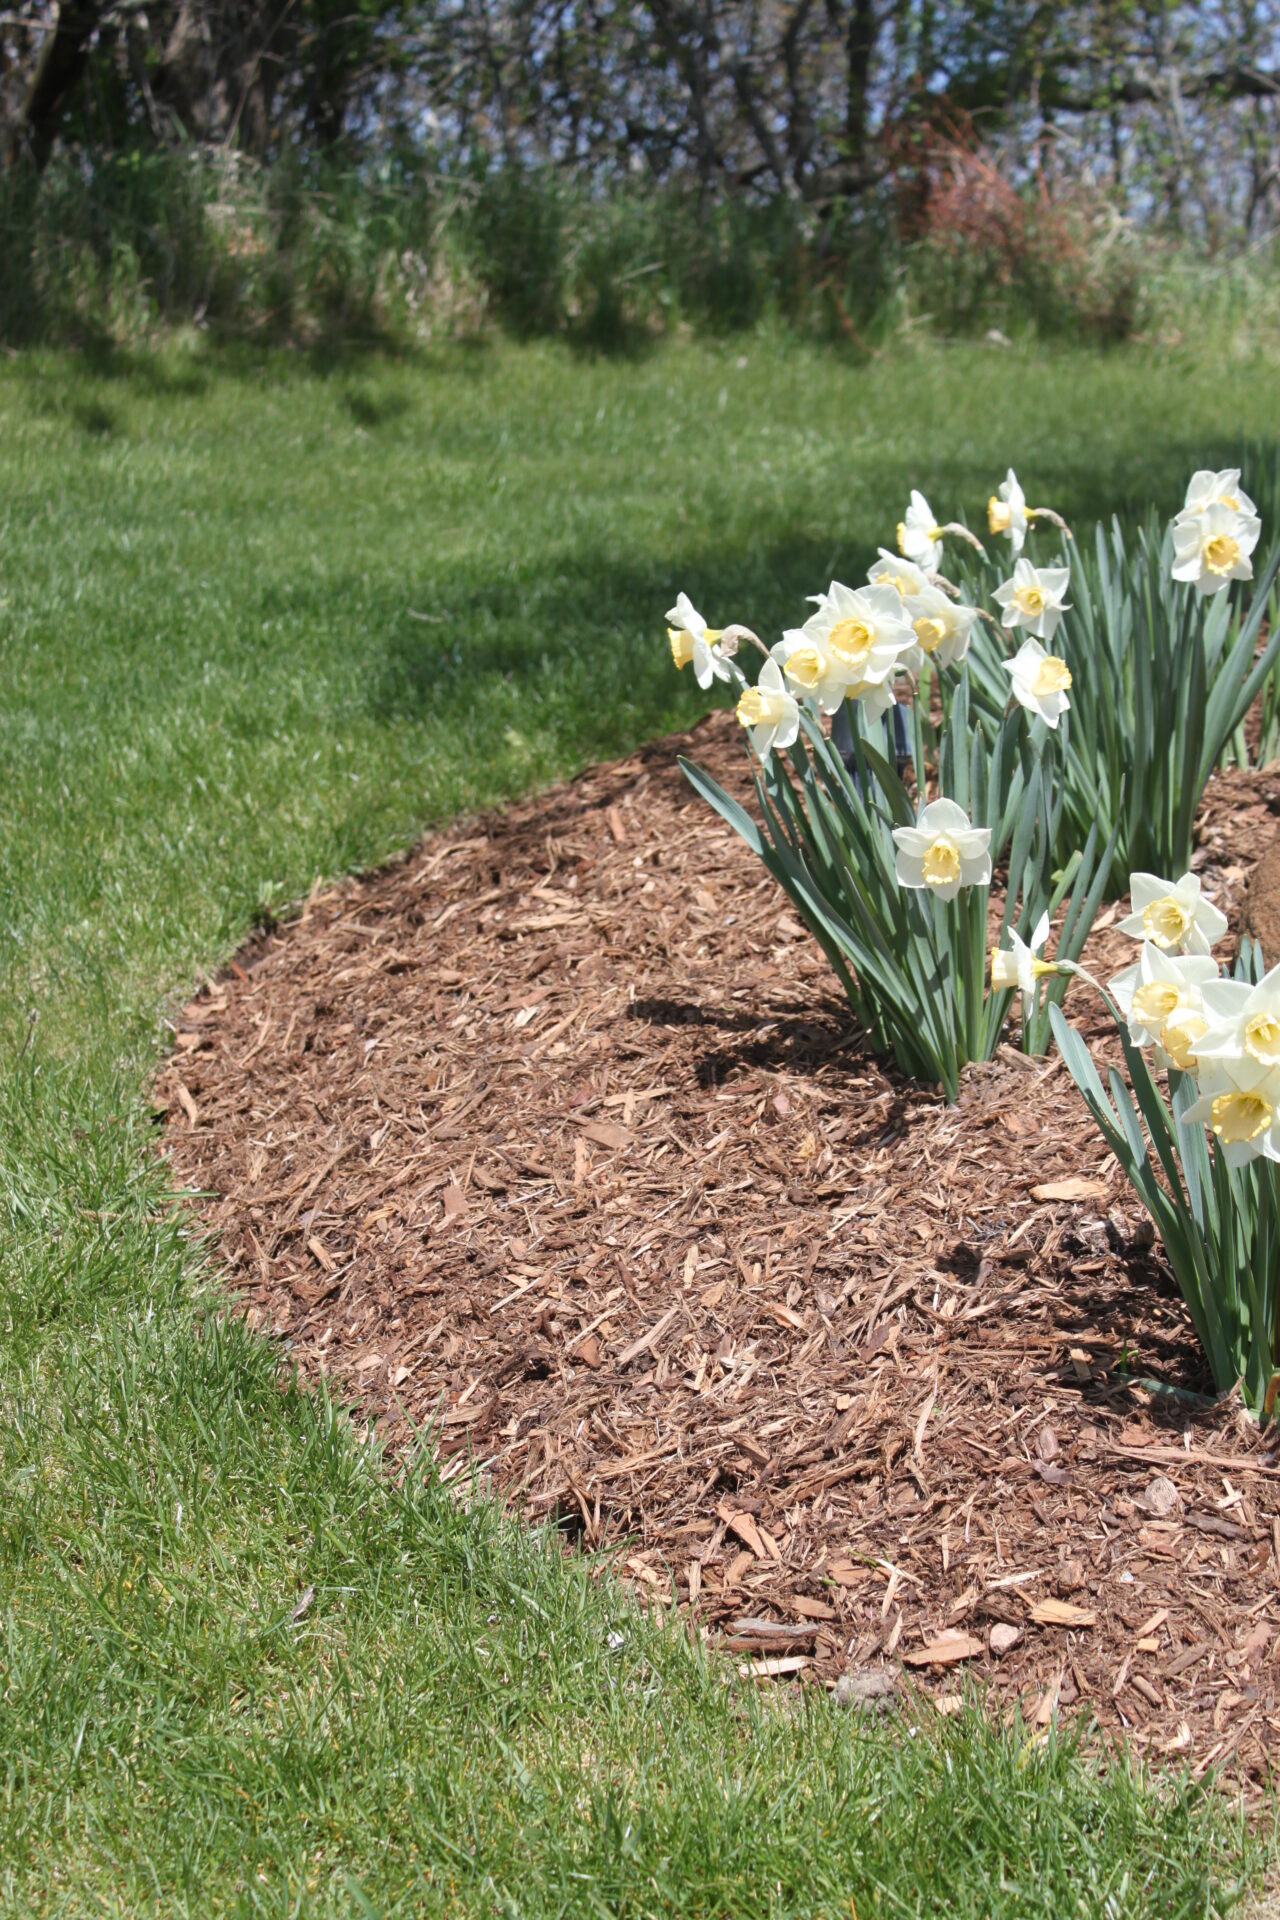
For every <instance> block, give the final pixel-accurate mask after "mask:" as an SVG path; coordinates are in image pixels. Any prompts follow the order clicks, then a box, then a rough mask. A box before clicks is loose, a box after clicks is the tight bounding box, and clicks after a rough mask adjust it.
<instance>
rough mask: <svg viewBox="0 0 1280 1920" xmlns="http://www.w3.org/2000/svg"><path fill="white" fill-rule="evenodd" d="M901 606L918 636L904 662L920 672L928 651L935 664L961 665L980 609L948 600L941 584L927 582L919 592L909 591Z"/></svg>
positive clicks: (945, 665)
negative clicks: (939, 585) (938, 585)
mask: <svg viewBox="0 0 1280 1920" xmlns="http://www.w3.org/2000/svg"><path fill="white" fill-rule="evenodd" d="M902 606H903V611H904V612H905V614H906V616H907V618H908V620H909V621H910V622H911V630H912V632H913V633H914V634H915V637H916V644H915V646H914V647H912V648H911V650H910V652H909V653H907V654H904V656H903V665H904V666H906V667H908V668H909V669H910V670H911V671H912V672H915V673H918V672H919V670H920V668H921V667H922V666H923V664H924V660H925V656H926V655H927V656H928V658H929V659H930V660H932V661H933V664H934V666H935V667H955V666H958V665H959V664H960V662H961V661H962V660H963V659H964V657H965V655H966V653H968V651H969V636H970V635H971V634H972V632H973V623H974V621H975V620H976V619H977V618H978V609H977V608H976V607H964V606H960V605H958V604H957V603H956V601H954V600H948V598H947V596H946V594H945V593H943V591H942V589H941V588H940V587H934V586H929V585H928V584H927V583H926V585H924V586H923V587H921V589H920V591H919V593H912V594H908V595H907V597H906V599H905V600H904V601H903V603H902Z"/></svg>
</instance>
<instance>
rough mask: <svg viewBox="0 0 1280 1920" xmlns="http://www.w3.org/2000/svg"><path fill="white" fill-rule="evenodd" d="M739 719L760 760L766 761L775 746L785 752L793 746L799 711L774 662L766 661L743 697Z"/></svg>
mask: <svg viewBox="0 0 1280 1920" xmlns="http://www.w3.org/2000/svg"><path fill="white" fill-rule="evenodd" d="M738 719H739V720H740V721H741V723H742V725H743V726H744V727H749V728H750V729H751V744H752V746H753V747H754V748H755V750H756V753H757V754H758V755H759V757H760V759H761V760H764V759H767V757H768V756H769V754H771V753H772V752H773V750H774V748H775V747H778V748H782V749H785V748H786V747H789V746H791V745H793V744H794V742H795V738H796V735H797V734H798V733H799V731H800V709H799V707H798V706H797V704H796V701H795V697H794V695H792V694H791V693H790V692H789V691H788V688H787V684H786V682H785V681H784V679H783V677H782V669H781V667H780V666H779V665H778V663H777V661H776V660H774V659H772V658H770V659H768V660H766V661H765V663H764V665H763V666H762V667H761V669H760V678H759V680H758V681H757V682H756V684H755V686H754V687H748V688H747V689H746V691H745V692H744V693H743V694H742V696H741V698H740V699H739V701H738Z"/></svg>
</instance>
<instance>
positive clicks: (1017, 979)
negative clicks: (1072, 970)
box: [991, 913, 1058, 999]
mask: <svg viewBox="0 0 1280 1920" xmlns="http://www.w3.org/2000/svg"><path fill="white" fill-rule="evenodd" d="M1048 938H1049V916H1048V914H1047V913H1042V914H1041V915H1040V918H1039V919H1038V920H1037V922H1036V925H1035V930H1034V932H1033V933H1032V935H1031V938H1030V940H1029V941H1028V940H1021V939H1019V937H1018V935H1017V934H1016V933H1015V932H1014V930H1013V928H1012V927H1010V929H1009V941H1010V944H1009V946H1007V947H992V949H991V990H992V992H993V993H999V992H1001V991H1002V990H1003V989H1004V988H1006V987H1016V988H1017V990H1018V992H1019V993H1020V994H1022V995H1023V996H1024V997H1025V998H1026V999H1030V998H1031V996H1032V995H1033V994H1034V993H1035V990H1036V981H1037V980H1041V979H1043V978H1044V976H1045V974H1046V973H1056V972H1057V971H1058V969H1057V968H1056V967H1055V966H1054V965H1053V963H1052V961H1049V960H1037V959H1036V955H1037V954H1038V953H1039V951H1040V949H1041V948H1042V947H1043V945H1044V943H1045V941H1046V940H1047V939H1048Z"/></svg>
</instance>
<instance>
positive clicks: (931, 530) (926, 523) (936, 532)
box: [872, 487, 943, 579]
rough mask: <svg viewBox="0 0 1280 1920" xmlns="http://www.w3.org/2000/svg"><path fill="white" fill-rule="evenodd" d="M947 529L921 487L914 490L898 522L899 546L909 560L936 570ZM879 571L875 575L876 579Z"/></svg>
mask: <svg viewBox="0 0 1280 1920" xmlns="http://www.w3.org/2000/svg"><path fill="white" fill-rule="evenodd" d="M942 534H943V529H942V528H941V527H940V526H939V525H938V523H937V521H936V520H935V519H934V517H933V509H932V508H931V507H930V505H929V502H928V501H927V500H926V499H925V497H924V495H923V494H922V493H921V492H920V491H919V489H918V488H915V487H913V488H912V490H911V505H910V506H909V507H908V508H907V512H906V517H905V518H904V519H902V520H899V522H898V547H899V550H900V552H902V553H903V554H904V555H905V556H906V558H907V559H908V560H914V561H915V563H916V565H917V566H919V567H923V568H924V571H925V572H926V573H936V572H937V571H938V568H939V566H940V565H941V562H942ZM874 578H875V575H874V574H873V575H872V579H874Z"/></svg>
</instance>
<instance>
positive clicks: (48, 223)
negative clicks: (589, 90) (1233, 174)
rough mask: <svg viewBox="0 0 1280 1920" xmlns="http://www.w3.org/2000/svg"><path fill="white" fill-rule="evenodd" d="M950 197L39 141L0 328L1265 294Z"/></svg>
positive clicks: (433, 320)
mask: <svg viewBox="0 0 1280 1920" xmlns="http://www.w3.org/2000/svg"><path fill="white" fill-rule="evenodd" d="M1019 205H1020V203H1019ZM967 206H968V203H967V202H965V203H964V204H963V206H961V205H959V204H958V206H957V209H956V212H955V217H954V219H952V217H951V215H950V214H949V213H948V212H947V209H946V208H945V207H944V208H943V209H942V210H941V215H940V217H939V218H938V219H935V220H934V221H933V223H932V224H931V225H930V226H929V228H928V230H927V231H921V232H919V233H918V234H917V236H916V237H915V238H913V239H910V240H904V238H903V229H902V222H901V219H900V215H901V211H902V210H901V208H900V207H899V206H897V205H895V204H894V203H893V202H891V200H890V199H889V198H887V197H884V198H875V197H872V198H869V199H867V200H865V201H863V202H860V203H858V204H857V205H849V206H843V207H828V208H825V209H821V210H820V209H816V208H813V207H809V206H804V205H800V204H797V203H795V202H792V201H789V200H782V199H774V200H767V199H752V198H749V197H737V198H733V197H730V198H719V199H717V198H708V197H705V196H703V195H701V194H699V193H698V191H696V190H695V189H694V188H692V187H688V186H672V185H668V186H664V187H661V188H657V187H643V186H638V185H636V186H626V187H616V188H613V189H611V190H608V191H606V190H603V189H597V188H593V187H591V186H588V185H584V184H582V183H581V182H577V181H574V180H572V179H570V178H569V177H567V176H566V175H564V174H561V173H556V172H554V171H551V170H541V171H534V170H525V169H520V168H517V167H501V168H490V169H488V170H485V169H472V170H470V171H467V172H463V173H458V172H456V171H454V172H450V171H448V170H442V169H438V168H436V167H434V166H431V165H429V164H426V163H424V162H423V161H422V159H421V158H420V157H419V156H416V155H412V156H403V155H397V154H395V153H389V154H386V155H384V156H382V158H381V159H379V160H378V161H377V162H376V163H374V162H370V163H368V164H364V165H355V164H351V163H348V162H343V161H339V160H337V159H335V158H332V157H330V158H328V159H325V158H314V157H313V158H311V159H310V160H304V159H298V158H285V159H282V160H279V161H277V162H275V163H274V164H273V165H271V166H269V167H263V166H260V165H258V164H256V163H254V162H252V161H250V160H248V159H247V158H246V157H245V156H244V155H241V154H236V153H231V152H224V151H222V150H220V149H215V150H210V149H203V148H196V147H189V148H184V149H171V150H165V151H145V152H143V151H129V152H122V153H113V154H96V155H95V154H89V153H87V152H60V153H59V154H57V155H56V156H55V158H54V160H53V162H52V163H51V165H50V166H49V167H48V168H47V170H46V171H45V173H44V174H43V175H42V176H39V177H37V176H36V175H35V174H34V173H32V172H29V171H27V170H24V169H16V170H11V171H10V172H8V173H5V174H0V340H3V341H5V342H7V343H9V344H14V345H20V344H26V343H29V342H35V341H39V342H44V343H59V342H62V343H76V344H84V343H85V342H91V341H93V340H109V341H111V342H113V343H116V344H120V343H124V342H128V343H134V342H138V341H141V340H146V339H148V338H150V337H151V336H153V335H154V334H155V333H157V332H158V331H166V330H172V329H173V328H175V327H181V326H185V325H192V324H194V325H196V326H198V327H201V328H204V329H207V330H209V331H211V332H213V333H216V334H224V335H227V334H229V335H233V336H241V337H243V336H249V337H256V338H263V339H270V340H277V341H280V340H283V341H291V342H295V343H301V344H314V343H316V342H323V341H333V342H352V341H360V340H379V341H383V342H387V343H389V344H392V345H395V346H409V345H414V344H420V343H422V342H425V341H428V340H440V339H442V338H448V339H456V338H459V337H474V336H476V335H477V334H479V333H482V332H484V331H485V330H486V329H491V328H495V327H497V328H501V329H503V330H505V331H509V332H511V333H514V334H516V335H517V336H521V337H526V338H527V337H530V336H547V335H560V336H564V337H567V338H569V339H572V340H574V341H575V342H577V343H578V344H579V345H581V346H582V347H583V348H584V349H587V350H593V351H603V352H626V351H632V350H635V349H636V348H638V347H640V346H643V345H644V344H646V343H648V342H650V341H652V340H654V339H656V338H658V337H660V336H662V335H664V334H669V333H671V332H673V331H675V330H677V329H679V328H681V327H684V326H692V327H693V328H695V329H697V330H698V331H700V332H706V333H711V334H724V333H731V332H734V331H740V330H745V329H748V328H751V327H754V326H756V325H757V324H759V323H760V322H762V321H765V320H773V321H775V322H778V323H780V324H782V325H783V326H785V327H786V328H788V329H789V330H793V331H795V332H798V333H800V334H803V335H804V336H806V337H808V338H812V339H819V340H830V341H834V342H838V343H841V344H843V345H844V346H846V347H848V348H851V349H853V350H855V351H858V352H871V351H874V350H875V349H876V348H878V347H879V346H880V345H882V344H883V342H884V341H885V340H886V339H887V338H888V337H890V336H892V335H894V334H897V333H899V332H901V331H902V330H904V329H908V328H910V329H920V328H924V329H927V330H929V331H931V332H933V333H936V334H942V335H948V336H949V335H955V334H970V335H972V334H975V333H978V334H980V333H983V332H989V331H991V330H995V331H997V332H1000V333H1002V334H1008V335H1010V336H1016V335H1021V334H1035V335H1037V336H1038V337H1041V338H1054V337H1070V338H1072V339H1079V338H1081V337H1084V338H1091V339H1095V340H1099V341H1102V342H1114V341H1118V340H1122V339H1125V338H1128V337H1131V336H1133V335H1134V334H1135V333H1147V334H1151V335H1153V336H1155V337H1159V338H1161V339H1167V340H1174V339H1176V337H1177V336H1178V335H1179V334H1182V333H1185V332H1187V331H1189V330H1192V329H1195V328H1196V323H1197V317H1198V316H1201V315H1203V317H1204V322H1205V330H1206V331H1207V330H1208V328H1209V327H1210V326H1212V328H1213V330H1214V332H1215V336H1216V337H1219V338H1221V339H1222V340H1223V341H1224V342H1225V343H1227V344H1228V345H1237V346H1238V345H1239V344H1240V342H1241V339H1242V338H1243V339H1245V340H1246V341H1247V343H1248V344H1249V345H1251V346H1257V345H1258V344H1261V343H1262V341H1263V340H1264V338H1265V336H1266V334H1267V327H1266V325H1265V317H1266V316H1267V315H1271V314H1274V313H1275V312H1276V311H1277V308H1278V307H1280V274H1277V273H1276V271H1275V258H1274V256H1273V255H1272V254H1267V253H1259V252H1255V253H1253V254H1252V255H1249V256H1242V257H1240V258H1239V259H1237V260H1235V261H1233V262H1232V263H1230V265H1229V267H1228V268H1226V269H1225V270H1223V269H1222V268H1221V266H1220V263H1215V264H1214V266H1213V267H1212V269H1211V268H1210V267H1209V266H1208V265H1206V263H1204V262H1201V261H1198V260H1196V259H1195V258H1193V257H1192V256H1190V255H1189V254H1187V253H1186V252H1185V251H1178V250H1169V249H1167V248H1164V247H1162V246H1161V245H1159V244H1158V243H1157V242H1156V241H1154V240H1153V239H1152V238H1151V237H1150V236H1145V235H1141V234H1138V233H1136V232H1135V231H1134V230H1132V229H1131V228H1129V227H1127V226H1126V225H1125V224H1124V223H1122V222H1121V221H1119V220H1118V218H1116V217H1115V216H1114V215H1113V214H1111V213H1110V211H1109V210H1108V209H1107V207H1106V206H1105V203H1103V202H1102V201H1100V200H1093V201H1085V200H1082V199H1079V200H1076V201H1072V202H1069V203H1065V204H1064V205H1063V206H1061V207H1057V208H1054V209H1051V210H1047V211H1046V210H1044V209H1039V210H1038V209H1036V208H1028V209H1024V210H1021V211H1020V212H1019V217H1018V218H1017V219H1016V220H1011V219H1008V218H1002V219H1000V220H998V221H996V220H988V221H986V222H985V223H984V222H982V221H979V222H978V223H977V225H976V226H975V227H974V228H973V231H970V230H969V228H968V227H967V226H966V225H965V223H964V221H965V218H966V217H967V215H965V213H964V208H965V207H967ZM962 216H963V217H962ZM971 224H972V223H971ZM1272 332H1274V329H1272Z"/></svg>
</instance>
